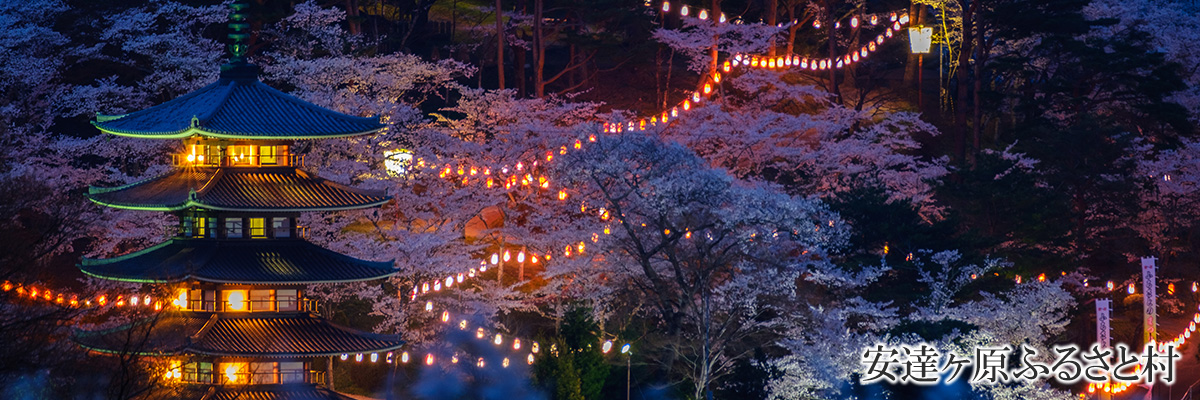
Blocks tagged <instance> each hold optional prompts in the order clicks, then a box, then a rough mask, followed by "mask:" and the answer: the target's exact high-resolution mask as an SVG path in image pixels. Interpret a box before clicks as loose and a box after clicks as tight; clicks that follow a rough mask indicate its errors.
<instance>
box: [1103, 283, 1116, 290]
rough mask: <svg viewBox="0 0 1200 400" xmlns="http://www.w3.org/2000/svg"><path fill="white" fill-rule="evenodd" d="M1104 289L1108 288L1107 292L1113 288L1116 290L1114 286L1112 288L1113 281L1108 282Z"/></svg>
mask: <svg viewBox="0 0 1200 400" xmlns="http://www.w3.org/2000/svg"><path fill="white" fill-rule="evenodd" d="M1104 287H1106V288H1108V290H1109V291H1110V292H1111V291H1112V290H1113V289H1114V288H1116V286H1114V285H1113V281H1108V284H1107V285H1105V286H1104Z"/></svg>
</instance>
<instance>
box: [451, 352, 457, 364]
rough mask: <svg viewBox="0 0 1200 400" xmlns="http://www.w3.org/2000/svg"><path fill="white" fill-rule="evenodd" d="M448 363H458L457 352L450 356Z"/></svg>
mask: <svg viewBox="0 0 1200 400" xmlns="http://www.w3.org/2000/svg"><path fill="white" fill-rule="evenodd" d="M450 363H451V364H458V353H454V355H452V356H450Z"/></svg>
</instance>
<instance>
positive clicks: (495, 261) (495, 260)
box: [492, 253, 500, 265]
mask: <svg viewBox="0 0 1200 400" xmlns="http://www.w3.org/2000/svg"><path fill="white" fill-rule="evenodd" d="M499 263H500V255H499V254H496V253H492V265H496V264H499Z"/></svg>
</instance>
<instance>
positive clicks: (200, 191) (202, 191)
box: [192, 167, 225, 196]
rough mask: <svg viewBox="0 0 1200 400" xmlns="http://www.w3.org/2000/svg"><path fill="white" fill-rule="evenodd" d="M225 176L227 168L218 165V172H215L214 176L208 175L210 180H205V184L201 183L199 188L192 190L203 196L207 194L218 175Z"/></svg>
mask: <svg viewBox="0 0 1200 400" xmlns="http://www.w3.org/2000/svg"><path fill="white" fill-rule="evenodd" d="M223 176H225V168H219V167H218V168H217V172H215V173H213V174H212V176H210V177H208V181H207V182H204V185H201V186H200V188H199V189H192V192H194V193H196V194H197V195H199V196H203V195H204V194H206V193H207V192H208V189H209V187H210V185H212V183H213V182H216V181H217V179H218V177H223Z"/></svg>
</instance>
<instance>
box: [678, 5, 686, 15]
mask: <svg viewBox="0 0 1200 400" xmlns="http://www.w3.org/2000/svg"><path fill="white" fill-rule="evenodd" d="M679 15H682V16H685V17H686V16H687V15H688V6H687V5H686V4H685V5H683V6H682V7H679Z"/></svg>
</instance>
